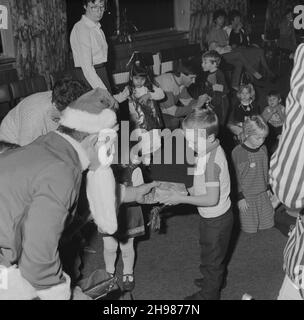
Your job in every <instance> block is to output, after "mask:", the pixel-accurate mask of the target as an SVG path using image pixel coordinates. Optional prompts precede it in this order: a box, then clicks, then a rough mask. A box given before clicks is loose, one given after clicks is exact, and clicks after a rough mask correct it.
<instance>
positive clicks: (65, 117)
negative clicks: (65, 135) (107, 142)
mask: <svg viewBox="0 0 304 320" xmlns="http://www.w3.org/2000/svg"><path fill="white" fill-rule="evenodd" d="M115 109H117V102H116V100H115V99H114V98H113V97H112V96H111V95H110V94H109V92H108V91H107V90H104V89H101V88H97V89H94V90H92V91H89V92H87V93H85V94H84V95H82V96H81V97H80V98H78V99H77V100H76V101H74V102H72V103H71V104H70V105H69V106H68V107H67V108H66V109H65V110H64V111H63V112H62V114H61V117H60V120H59V123H60V125H62V126H65V127H67V128H71V129H75V130H77V131H80V132H86V133H90V134H93V133H99V132H100V131H101V130H103V129H106V128H112V127H114V126H115V124H116V113H115V111H114V110H115Z"/></svg>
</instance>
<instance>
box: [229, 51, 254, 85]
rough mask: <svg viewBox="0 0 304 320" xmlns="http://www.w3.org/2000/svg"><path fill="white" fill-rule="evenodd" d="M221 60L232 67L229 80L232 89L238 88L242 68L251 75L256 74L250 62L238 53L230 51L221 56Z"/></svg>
mask: <svg viewBox="0 0 304 320" xmlns="http://www.w3.org/2000/svg"><path fill="white" fill-rule="evenodd" d="M236 50H237V49H236ZM223 58H224V59H225V61H226V62H228V63H229V64H232V65H233V66H234V70H233V73H232V79H231V86H232V87H238V86H239V84H240V79H241V74H242V70H243V68H245V69H246V70H247V71H248V72H249V73H250V74H253V73H255V72H256V70H255V69H254V68H253V67H252V65H251V63H250V61H248V60H247V59H246V58H245V57H244V55H243V54H242V53H241V52H239V51H231V52H228V53H225V54H223Z"/></svg>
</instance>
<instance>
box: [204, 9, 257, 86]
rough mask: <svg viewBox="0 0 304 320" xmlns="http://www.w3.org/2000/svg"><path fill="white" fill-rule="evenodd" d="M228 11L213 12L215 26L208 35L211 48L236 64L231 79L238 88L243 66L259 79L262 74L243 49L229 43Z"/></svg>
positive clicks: (232, 84)
mask: <svg viewBox="0 0 304 320" xmlns="http://www.w3.org/2000/svg"><path fill="white" fill-rule="evenodd" d="M225 19H226V13H225V11H224V10H217V11H215V12H214V14H213V22H214V24H213V27H212V28H211V30H210V31H209V33H208V35H207V42H208V46H209V50H216V51H217V52H218V53H219V54H221V55H222V56H223V58H224V59H225V61H226V62H227V63H229V64H231V65H233V66H234V70H233V73H232V79H231V87H232V88H233V89H235V90H238V88H239V84H240V78H241V73H242V70H243V68H245V69H246V70H247V71H248V72H249V74H251V75H252V76H253V77H254V78H256V79H257V80H259V79H261V78H262V75H261V74H260V73H259V72H258V71H257V70H256V69H255V68H254V67H253V65H252V63H251V61H249V60H248V59H247V58H246V57H245V56H244V55H243V53H242V52H241V51H239V50H236V49H233V48H232V47H231V46H230V45H229V37H228V34H227V32H226V31H225V30H224V24H225Z"/></svg>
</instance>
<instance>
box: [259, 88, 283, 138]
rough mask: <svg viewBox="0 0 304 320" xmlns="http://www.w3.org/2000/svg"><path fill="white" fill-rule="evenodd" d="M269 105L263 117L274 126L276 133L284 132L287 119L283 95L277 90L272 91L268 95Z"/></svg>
mask: <svg viewBox="0 0 304 320" xmlns="http://www.w3.org/2000/svg"><path fill="white" fill-rule="evenodd" d="M267 102H268V106H267V107H266V108H265V109H264V111H263V113H262V117H263V118H264V120H265V121H266V122H268V124H269V125H270V128H272V129H273V130H274V131H275V133H276V135H277V136H278V135H280V134H281V133H282V127H283V124H284V121H285V107H284V106H283V105H282V104H281V102H282V99H281V95H280V93H279V92H277V91H270V92H269V93H268V95H267Z"/></svg>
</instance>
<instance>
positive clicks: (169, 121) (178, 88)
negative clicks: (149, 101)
mask: <svg viewBox="0 0 304 320" xmlns="http://www.w3.org/2000/svg"><path fill="white" fill-rule="evenodd" d="M198 72H200V67H198V66H197V65H196V63H195V60H194V59H190V60H183V61H180V63H179V65H178V67H177V69H176V70H175V71H174V72H169V73H164V74H161V75H159V76H157V77H155V82H156V83H157V84H158V85H159V86H160V88H161V89H162V90H163V91H164V92H165V99H164V100H162V101H161V102H160V108H161V110H162V114H163V118H164V122H165V125H166V127H167V128H170V129H174V128H177V127H178V126H179V121H180V118H182V117H185V116H187V115H188V114H189V113H190V112H191V111H192V109H193V108H194V107H196V106H197V103H198V101H197V100H195V99H193V98H192V97H191V96H190V94H189V92H188V91H187V88H188V87H189V86H190V85H191V84H193V83H194V82H195V79H196V76H197V73H198Z"/></svg>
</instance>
